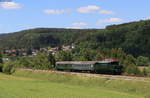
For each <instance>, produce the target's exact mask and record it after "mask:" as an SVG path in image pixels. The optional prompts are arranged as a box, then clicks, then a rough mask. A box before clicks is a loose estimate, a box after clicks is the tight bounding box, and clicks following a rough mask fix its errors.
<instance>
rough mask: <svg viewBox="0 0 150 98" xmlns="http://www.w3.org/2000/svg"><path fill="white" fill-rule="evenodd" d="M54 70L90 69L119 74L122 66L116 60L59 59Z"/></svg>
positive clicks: (91, 70) (97, 71)
mask: <svg viewBox="0 0 150 98" xmlns="http://www.w3.org/2000/svg"><path fill="white" fill-rule="evenodd" d="M55 69H56V70H62V71H63V70H69V71H90V72H95V73H107V74H121V73H122V69H123V66H122V65H120V64H119V61H118V60H115V59H105V60H103V61H61V62H56V66H55Z"/></svg>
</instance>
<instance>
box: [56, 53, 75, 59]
mask: <svg viewBox="0 0 150 98" xmlns="http://www.w3.org/2000/svg"><path fill="white" fill-rule="evenodd" d="M56 58H57V60H58V61H72V60H73V55H72V53H71V52H70V51H60V52H59V53H58V54H57V56H56Z"/></svg>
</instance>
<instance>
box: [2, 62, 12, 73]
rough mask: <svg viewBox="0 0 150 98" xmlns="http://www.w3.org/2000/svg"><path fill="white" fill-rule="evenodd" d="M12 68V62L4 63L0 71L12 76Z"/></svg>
mask: <svg viewBox="0 0 150 98" xmlns="http://www.w3.org/2000/svg"><path fill="white" fill-rule="evenodd" d="M14 66H15V63H14V62H12V61H8V62H5V63H4V65H3V68H2V71H3V72H4V73H6V74H12V73H13V72H14V71H15V69H14Z"/></svg>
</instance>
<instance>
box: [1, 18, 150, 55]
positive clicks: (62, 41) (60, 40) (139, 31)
mask: <svg viewBox="0 0 150 98" xmlns="http://www.w3.org/2000/svg"><path fill="white" fill-rule="evenodd" d="M149 36H150V20H145V21H144V20H141V21H138V22H131V23H125V24H121V25H111V26H107V27H106V28H105V29H59V28H37V29H31V30H24V31H20V32H15V33H8V34H1V35H0V43H1V44H0V50H3V49H20V48H26V49H28V48H30V49H38V48H42V47H55V46H59V45H69V44H71V43H74V44H76V45H77V46H79V45H82V46H84V47H90V48H94V49H95V48H96V49H98V48H108V49H112V48H122V49H123V51H125V52H126V53H128V54H132V55H133V56H135V57H137V56H140V55H142V56H148V57H150V50H149V48H150V38H149Z"/></svg>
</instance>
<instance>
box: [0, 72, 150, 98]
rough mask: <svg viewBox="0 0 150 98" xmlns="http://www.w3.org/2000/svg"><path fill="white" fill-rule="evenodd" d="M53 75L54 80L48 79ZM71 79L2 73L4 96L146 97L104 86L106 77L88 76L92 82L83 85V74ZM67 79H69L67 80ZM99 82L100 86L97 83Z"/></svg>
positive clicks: (0, 91)
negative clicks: (92, 77) (98, 78)
mask: <svg viewBox="0 0 150 98" xmlns="http://www.w3.org/2000/svg"><path fill="white" fill-rule="evenodd" d="M22 72H25V73H24V76H23V74H22V75H21V73H22ZM27 73H28V75H27ZM29 74H30V76H29ZM17 75H18V76H17ZM42 76H43V77H42ZM49 76H50V78H51V79H46V77H49ZM56 76H57V77H56ZM37 77H38V78H37ZM54 77H55V78H54ZM68 77H69V78H68ZM71 78H73V79H71ZM71 78H70V75H67V76H64V75H59V76H58V74H48V73H39V72H29V71H17V72H16V73H15V74H14V75H13V76H9V75H4V74H0V98H144V97H142V94H138V95H137V94H136V93H133V92H131V93H130V92H129V93H127V92H125V91H121V90H117V89H116V90H115V89H112V88H110V87H109V86H105V87H104V86H100V85H106V84H101V83H103V82H104V81H105V80H106V79H100V80H97V79H95V80H94V79H92V81H96V82H91V81H89V80H88V78H87V77H84V80H86V81H88V82H85V81H84V85H83V81H82V79H83V77H82V79H80V78H81V77H79V76H77V77H76V76H75V77H74V76H72V77H71ZM77 78H78V79H77ZM90 79H91V78H90ZM52 80H53V81H52ZM67 80H68V81H69V82H66V81H67ZM75 80H76V81H75ZM98 81H99V83H100V84H99V85H98V84H95V85H93V83H98ZM89 82H90V84H91V85H90V84H89ZM111 85H113V84H111ZM133 89H134V88H132V89H131V90H133ZM143 96H144V95H143ZM147 98H149V97H147Z"/></svg>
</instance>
